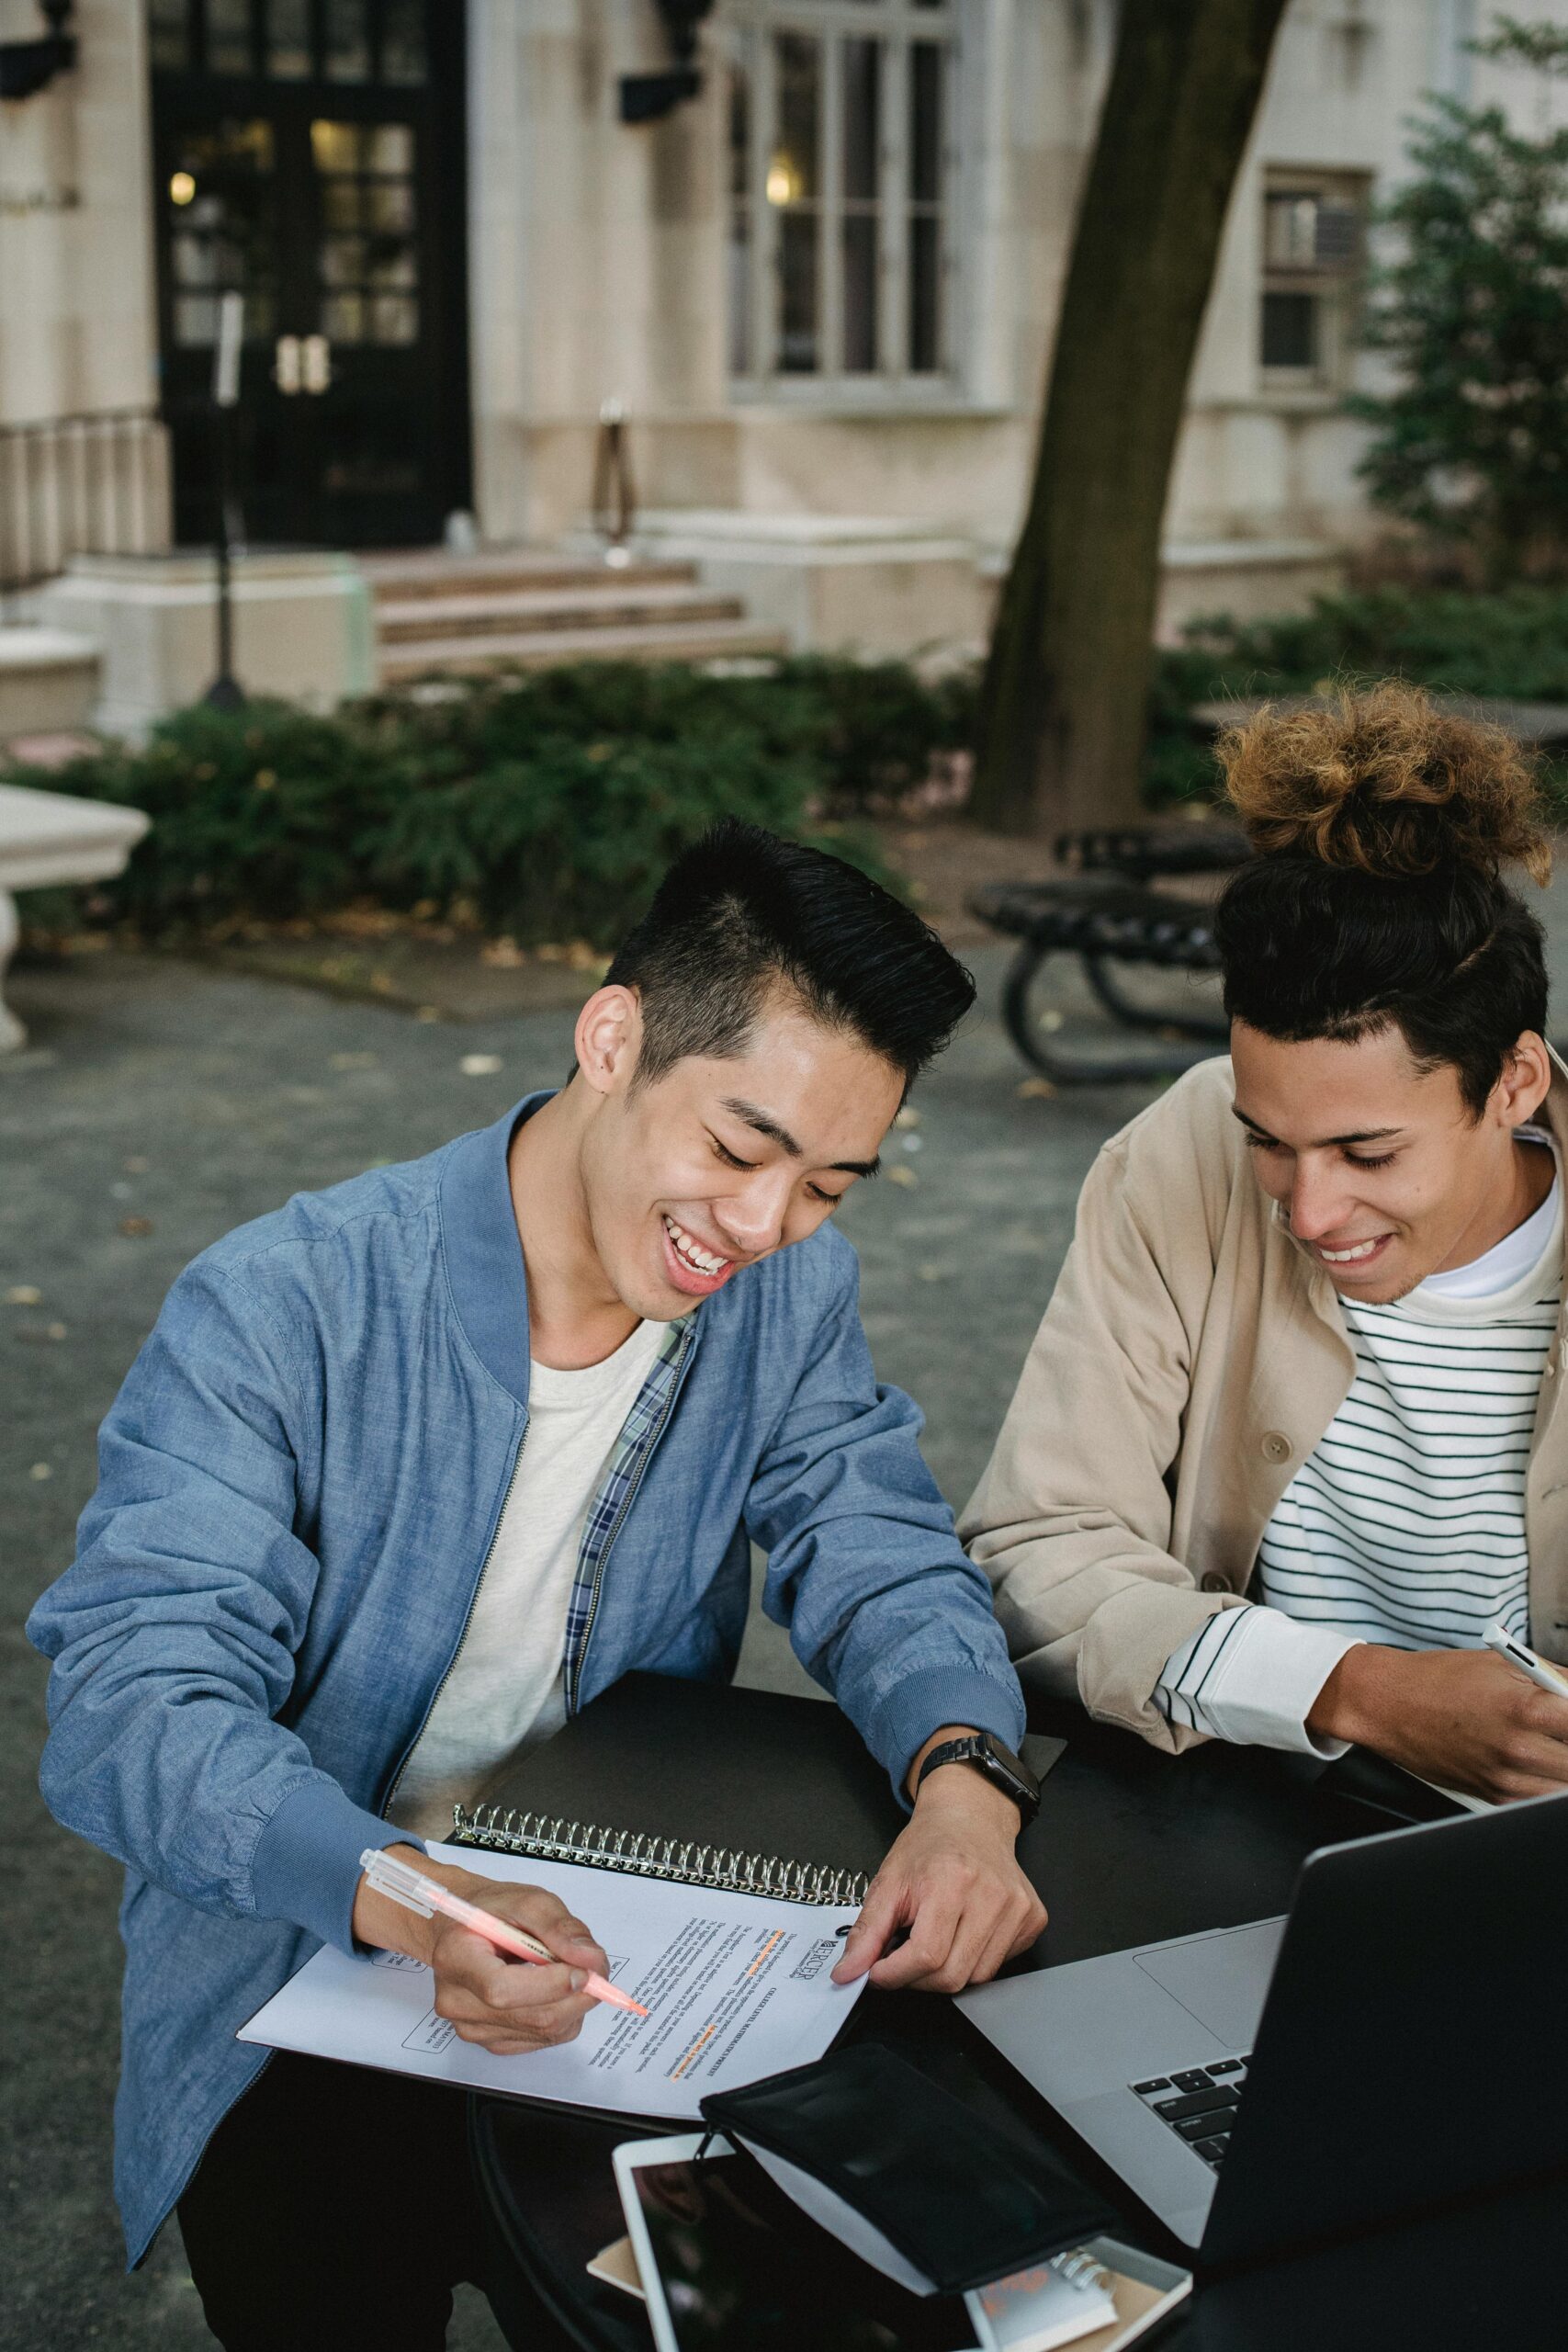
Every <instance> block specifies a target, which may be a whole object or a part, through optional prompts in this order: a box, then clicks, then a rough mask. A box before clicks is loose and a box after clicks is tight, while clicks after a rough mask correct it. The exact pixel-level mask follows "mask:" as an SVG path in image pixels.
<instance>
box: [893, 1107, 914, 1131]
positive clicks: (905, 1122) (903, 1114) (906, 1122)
mask: <svg viewBox="0 0 1568 2352" xmlns="http://www.w3.org/2000/svg"><path fill="white" fill-rule="evenodd" d="M893 1124H894V1125H895V1126H896V1127H918V1126H919V1124H920V1114H919V1112H918V1111H917V1110H916V1109H915V1108H914V1106H913V1105H912V1104H911V1103H905V1105H904V1108H903V1109H902V1110H901V1111H900V1112H899V1114H898V1115H897V1118H896V1119H895V1120H894V1122H893Z"/></svg>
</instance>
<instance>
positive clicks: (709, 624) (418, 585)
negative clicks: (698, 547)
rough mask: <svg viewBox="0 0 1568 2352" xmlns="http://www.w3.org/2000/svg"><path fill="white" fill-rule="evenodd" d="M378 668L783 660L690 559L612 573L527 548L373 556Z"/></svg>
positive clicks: (421, 672) (368, 571)
mask: <svg viewBox="0 0 1568 2352" xmlns="http://www.w3.org/2000/svg"><path fill="white" fill-rule="evenodd" d="M363 570H364V573H365V577H366V580H367V582H368V583H369V586H370V589H371V593H372V594H373V596H374V598H375V612H376V644H377V665H378V673H379V675H380V678H381V682H382V684H385V685H397V684H403V683H405V682H406V681H408V680H410V679H413V678H428V677H439V676H441V675H443V674H446V675H451V676H461V677H471V676H477V675H482V674H483V673H485V672H487V671H491V670H501V669H513V668H521V669H527V670H537V669H544V668H547V667H548V666H549V665H550V664H551V663H552V662H584V661H604V662H716V661H727V660H729V661H734V660H746V659H755V658H757V657H759V656H766V655H770V654H774V653H781V652H784V650H786V644H785V639H784V634H783V633H782V632H781V631H780V630H778V629H777V628H762V627H759V626H758V625H757V624H756V623H755V622H752V621H750V620H748V618H747V616H746V606H745V604H744V601H743V600H742V598H741V597H739V596H738V595H736V594H733V593H731V592H729V591H727V590H723V589H714V588H705V587H704V586H703V585H702V584H701V581H700V577H699V574H698V570H697V566H696V565H695V563H694V562H693V561H691V560H689V559H687V558H684V557H681V558H671V560H667V561H654V562H630V563H626V564H618V565H609V564H605V563H603V562H596V561H594V560H592V559H590V558H585V557H581V556H578V557H573V556H570V555H560V554H556V553H552V552H549V551H546V550H539V551H537V552H536V551H535V550H533V549H530V548H499V549H496V550H494V551H493V552H485V553H480V554H476V555H472V556H457V555H452V554H450V553H448V552H447V551H446V549H444V548H429V549H425V550H423V551H420V550H414V551H412V552H410V553H408V554H405V555H393V556H372V557H368V558H367V559H366V560H364V564H363Z"/></svg>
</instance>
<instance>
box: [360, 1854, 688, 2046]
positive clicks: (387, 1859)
mask: <svg viewBox="0 0 1568 2352" xmlns="http://www.w3.org/2000/svg"><path fill="white" fill-rule="evenodd" d="M359 1867H360V1869H361V1870H362V1871H364V1873H365V1876H366V1878H367V1881H368V1883H370V1885H372V1886H373V1887H374V1888H375V1890H376V1892H377V1894H384V1895H386V1896H387V1897H388V1898H389V1900H390V1901H391V1902H393V1903H400V1904H401V1905H403V1908H404V1909H405V1910H407V1911H417V1912H418V1914H419V1916H420V1917H421V1918H422V1919H430V1918H434V1916H435V1914H436V1912H438V1911H439V1912H440V1914H441V1916H442V1917H443V1918H446V1919H452V1920H455V1921H456V1923H457V1926H458V1927H459V1928H468V1931H469V1933H470V1934H471V1935H476V1936H482V1937H483V1938H484V1939H485V1941H486V1943H489V1944H493V1945H494V1947H495V1949H496V1951H503V1952H507V1953H509V1954H510V1955H511V1956H512V1957H513V1959H515V1960H531V1961H535V1962H542V1963H543V1964H544V1965H545V1966H546V1967H547V1968H554V1967H556V1966H557V1965H558V1959H557V1955H556V1954H555V1953H554V1952H553V1951H550V1950H549V1949H548V1947H547V1945H545V1944H542V1943H541V1942H540V1941H539V1939H538V1938H537V1937H536V1936H531V1935H529V1933H528V1931H527V1929H526V1928H514V1927H513V1924H512V1922H511V1920H510V1919H498V1918H497V1917H496V1916H495V1913H494V1912H493V1911H483V1910H481V1909H480V1908H479V1905H478V1904H477V1903H467V1902H465V1901H464V1899H463V1897H462V1896H461V1895H460V1894H453V1893H452V1892H451V1890H450V1889H449V1888H447V1887H445V1886H443V1885H441V1884H440V1883H439V1882H438V1881H437V1880H435V1879H433V1878H426V1877H425V1875H424V1872H423V1871H416V1870H415V1869H414V1868H413V1866H412V1863H409V1862H400V1861H399V1860H397V1858H396V1856H395V1855H392V1854H388V1853H384V1852H382V1851H381V1850H380V1849H379V1848H378V1847H374V1846H367V1848H366V1849H365V1851H364V1853H362V1854H361V1855H360V1857H359ZM582 1989H583V1991H584V1992H585V1993H591V1994H592V1996H593V1998H594V1999H595V2000H596V2001H607V2002H609V2003H610V2005H611V2007H614V2008H617V2009H629V2010H630V2012H631V2014H632V2016H633V2017H637V2018H645V2017H647V2015H648V2011H647V2010H646V2009H645V2008H644V2007H643V2006H642V2003H641V2002H640V2001H634V2000H633V1999H632V1996H631V1995H630V1994H629V1993H623V1992H622V1991H621V1988H620V1986H619V1985H612V1984H611V1982H610V1980H609V1978H608V1977H607V1976H601V1975H600V1974H599V1973H598V1972H597V1970H591V1971H590V1972H589V1973H588V1974H587V1976H586V1977H585V1978H584V1980H583V1987H582Z"/></svg>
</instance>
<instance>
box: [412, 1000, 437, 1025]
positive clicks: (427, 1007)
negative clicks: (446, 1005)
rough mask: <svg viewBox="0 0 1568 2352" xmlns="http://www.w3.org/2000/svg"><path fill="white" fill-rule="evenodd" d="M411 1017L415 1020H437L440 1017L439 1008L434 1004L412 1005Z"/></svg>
mask: <svg viewBox="0 0 1568 2352" xmlns="http://www.w3.org/2000/svg"><path fill="white" fill-rule="evenodd" d="M413 1017H414V1019H415V1020H416V1021H439V1020H440V1018H441V1008H440V1006H439V1005H436V1004H420V1005H416V1006H415V1007H414V1015H413Z"/></svg>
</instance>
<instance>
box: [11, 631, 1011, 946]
mask: <svg viewBox="0 0 1568 2352" xmlns="http://www.w3.org/2000/svg"><path fill="white" fill-rule="evenodd" d="M972 698H973V689H972V684H971V683H970V682H969V681H968V680H967V679H966V678H958V679H954V680H952V681H949V682H945V683H938V684H930V685H928V684H925V683H923V682H922V681H921V680H920V678H919V676H918V675H917V674H916V673H915V672H914V671H913V670H911V669H909V668H908V667H907V666H906V665H904V664H901V663H897V662H886V663H880V664H874V665H870V666H862V665H860V664H856V663H852V662H831V661H825V660H800V661H791V662H780V663H778V664H776V665H773V666H771V667H770V668H769V669H768V670H767V671H766V672H765V673H759V674H756V675H748V676H731V677H724V676H718V677H716V676H710V675H707V674H705V673H702V672H699V671H696V670H694V669H692V668H689V667H682V666H680V665H670V666H668V667H645V666H643V665H641V664H635V663H626V664H615V663H600V662H594V663H582V664H580V665H573V666H570V667H563V668H560V669H558V670H551V671H543V672H539V673H535V674H532V675H524V676H513V677H506V678H502V679H498V680H487V681H484V682H480V683H476V684H451V683H443V684H433V685H431V686H429V687H426V688H425V689H423V690H414V691H407V692H403V693H400V694H389V695H380V696H378V697H374V698H372V699H370V700H367V701H365V702H363V703H359V704H355V705H351V706H348V707H345V708H344V709H343V710H342V711H340V712H338V713H336V714H334V715H333V717H331V718H318V717H314V716H312V715H310V713H308V712H305V711H301V710H299V709H297V708H295V707H292V706H291V705H288V704H286V703H281V702H259V701H258V702H254V703H252V704H250V705H249V706H247V707H245V708H243V709H242V710H239V711H235V712H222V711H216V710H211V709H209V708H208V707H205V706H198V707H195V708H193V709H189V710H184V711H180V712H178V713H176V714H175V716H174V717H172V718H167V719H165V720H164V721H163V722H162V723H161V724H160V725H159V726H158V727H156V728H155V729H153V731H152V736H151V737H150V739H149V741H147V743H146V744H145V746H144V747H142V748H141V749H137V750H132V749H130V748H128V747H126V746H123V745H116V744H109V745H106V746H104V747H103V748H102V749H99V750H96V751H94V752H90V753H87V754H85V755H84V756H83V757H81V758H79V759H77V760H75V761H74V762H73V763H71V764H70V765H68V766H66V767H65V768H63V769H60V770H55V771H52V772H51V773H49V774H47V775H45V774H42V773H39V774H38V775H28V774H27V772H25V771H17V772H16V775H17V781H18V782H22V783H28V782H31V783H34V784H38V785H39V786H45V787H46V788H48V789H50V790H52V791H57V792H59V791H64V792H76V793H81V794H83V795H85V796H86V797H91V798H93V799H98V800H107V801H113V802H119V803H121V804H123V805H127V806H130V807H135V808H139V809H145V810H146V811H147V813H148V815H149V816H150V817H151V818H152V831H150V833H149V834H148V836H147V838H146V840H145V841H144V842H142V843H141V846H140V847H139V848H138V849H137V850H136V852H135V853H134V854H133V855H132V857H131V860H130V865H129V867H128V869H127V871H126V873H125V874H124V875H123V876H121V877H120V878H119V879H118V881H115V882H113V883H110V884H109V885H107V889H106V891H105V893H104V894H103V897H104V899H106V901H107V906H108V908H109V910H110V911H111V913H112V914H113V916H114V917H116V918H118V919H119V920H123V921H126V922H130V923H131V924H133V925H134V926H135V928H136V929H137V930H138V931H139V932H140V933H142V934H144V935H145V936H147V937H150V938H153V937H164V936H167V935H169V934H171V933H180V932H195V931H199V930H204V929H210V928H211V927H213V926H214V925H217V924H220V923H226V922H235V921H243V920H252V921H264V922H277V921H287V920H292V919H298V918H301V917H305V918H309V917H311V916H319V915H322V914H326V913H329V912H331V911H333V910H335V909H339V908H342V907H344V905H346V904H348V903H349V902H350V901H352V900H355V899H366V898H372V899H375V900H377V901H378V903H379V904H380V905H382V906H384V907H388V908H392V909H400V910H409V909H412V908H414V907H421V908H432V909H434V910H436V911H437V912H447V911H449V910H452V909H453V908H454V906H457V905H461V906H462V907H463V908H464V909H465V910H473V912H474V913H475V914H476V915H477V917H478V919H479V922H481V923H482V924H483V926H484V927H485V928H486V929H487V930H490V931H491V932H496V933H509V934H510V935H511V936H512V937H513V938H514V939H516V940H517V941H518V943H519V944H524V945H527V944H541V943H543V942H546V941H550V940H560V939H584V940H588V941H590V942H592V944H594V945H596V946H600V947H605V946H609V945H612V944H614V943H615V940H616V939H617V938H618V937H619V936H620V935H621V933H623V932H624V931H625V930H626V928H627V926H628V924H629V923H630V922H631V921H632V920H633V919H634V918H635V916H636V915H637V913H638V912H639V911H640V910H641V909H642V907H643V906H645V905H646V903H647V901H648V899H649V896H650V895H651V893H652V889H653V887H654V885H655V883H656V882H657V880H658V877H659V876H660V873H661V872H662V871H663V869H664V867H665V866H666V865H668V863H669V862H670V860H671V857H673V856H674V855H675V854H676V853H677V852H678V851H679V850H680V849H682V847H684V846H685V844H686V843H687V842H691V841H693V840H694V839H695V838H696V837H697V836H698V835H699V834H700V833H701V832H702V831H705V828H706V827H707V826H708V825H710V824H712V823H713V822H714V820H716V818H718V817H720V816H723V815H731V816H739V817H743V818H747V819H750V820H752V821H754V822H755V823H758V824H761V825H766V826H768V827H770V828H771V829H772V830H773V831H779V832H785V833H791V834H795V835H796V836H799V837H802V838H806V839H816V840H818V841H821V842H823V843H824V845H825V846H829V847H831V848H833V849H834V850H836V851H837V852H838V853H839V854H840V855H844V856H848V857H852V858H853V859H854V860H855V861H856V862H857V863H859V864H862V865H867V866H869V867H871V868H872V869H873V870H880V869H879V860H878V856H877V852H876V848H875V843H874V837H873V836H872V834H871V833H870V831H869V830H868V829H866V828H865V827H864V826H863V825H862V824H861V823H860V822H859V820H860V819H861V818H862V817H863V814H864V813H865V811H866V810H867V809H871V808H873V807H875V806H881V805H884V804H886V803H888V802H896V801H897V799H898V798H899V797H902V796H904V795H906V794H908V792H910V791H911V790H915V789H917V788H919V786H921V785H922V784H923V783H924V782H925V781H926V779H927V777H928V775H930V773H931V768H932V763H933V762H934V761H936V760H937V759H938V758H939V756H940V755H941V754H942V753H944V752H951V751H953V750H955V749H958V748H961V747H962V745H963V744H964V741H965V740H966V737H967V732H968V724H969V711H970V708H971V707H972Z"/></svg>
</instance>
